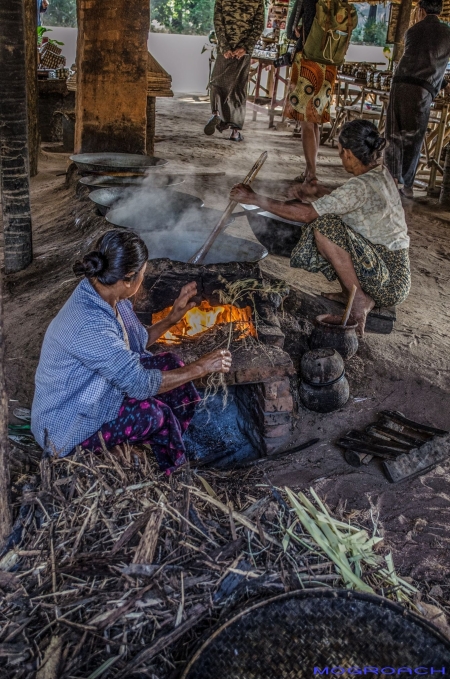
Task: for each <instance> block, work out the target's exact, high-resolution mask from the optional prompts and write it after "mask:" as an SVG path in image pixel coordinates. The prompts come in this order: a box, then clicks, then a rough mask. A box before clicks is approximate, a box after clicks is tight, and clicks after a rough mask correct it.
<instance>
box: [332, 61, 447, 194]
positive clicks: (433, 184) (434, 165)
mask: <svg viewBox="0 0 450 679" xmlns="http://www.w3.org/2000/svg"><path fill="white" fill-rule="evenodd" d="M351 86H353V87H354V88H357V89H356V90H355V89H354V90H353V91H352V90H351ZM342 90H343V91H342ZM368 96H371V97H372V98H373V99H374V101H375V103H376V102H377V100H378V99H380V100H381V111H370V110H365V109H364V104H365V102H366V99H367V97H368ZM389 96H390V93H389V92H387V91H385V90H379V89H375V88H373V87H370V86H368V85H367V84H366V82H365V81H362V80H358V79H357V78H354V77H353V76H348V75H341V74H339V75H338V78H337V83H336V92H335V97H336V114H335V118H334V121H333V126H332V130H331V133H330V135H329V137H328V139H327V141H329V142H331V144H332V145H333V146H334V142H335V139H336V137H337V135H338V133H339V130H340V128H341V127H342V125H343V124H344V123H345V122H347V120H354V119H356V118H368V119H371V120H373V121H374V122H375V123H378V129H379V131H380V133H383V131H384V129H385V122H386V110H387V107H388V104H389ZM449 143H450V97H442V96H438V97H437V98H436V99H435V100H434V102H433V104H432V108H431V113H430V118H429V121H428V128H427V133H426V135H425V139H424V143H423V147H422V152H421V155H420V160H419V165H418V168H417V172H416V178H415V181H414V184H415V186H417V187H418V188H422V189H427V192H428V194H429V195H438V194H439V191H440V182H439V175H441V176H442V174H443V162H442V160H441V154H442V149H443V148H444V146H445V145H446V144H449Z"/></svg>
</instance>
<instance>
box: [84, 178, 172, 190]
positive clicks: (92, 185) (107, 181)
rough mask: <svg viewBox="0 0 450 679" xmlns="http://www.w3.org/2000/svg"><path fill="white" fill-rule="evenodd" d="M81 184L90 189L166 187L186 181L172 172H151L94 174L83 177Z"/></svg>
mask: <svg viewBox="0 0 450 679" xmlns="http://www.w3.org/2000/svg"><path fill="white" fill-rule="evenodd" d="M78 183H79V184H82V185H83V186H87V187H88V189H89V191H96V190H97V189H107V188H110V187H120V188H127V187H131V188H145V189H165V188H166V187H168V186H171V187H172V186H178V185H179V184H183V183H184V177H180V176H177V175H170V174H149V175H147V176H146V177H143V176H140V177H117V176H114V175H93V174H90V175H88V176H87V177H81V179H80V181H79V182H78Z"/></svg>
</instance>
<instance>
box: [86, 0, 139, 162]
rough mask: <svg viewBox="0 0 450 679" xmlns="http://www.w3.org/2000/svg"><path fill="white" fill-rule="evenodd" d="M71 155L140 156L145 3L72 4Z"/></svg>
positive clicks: (93, 0)
mask: <svg viewBox="0 0 450 679" xmlns="http://www.w3.org/2000/svg"><path fill="white" fill-rule="evenodd" d="M77 7H78V37H77V96H76V104H75V107H76V119H75V153H96V152H103V151H112V152H116V153H141V154H145V149H146V129H147V89H148V83H147V63H148V49H147V40H148V32H149V28H150V10H149V0H133V2H132V3H131V4H130V3H127V2H125V1H124V0H108V1H107V2H106V1H105V0H78V4H77Z"/></svg>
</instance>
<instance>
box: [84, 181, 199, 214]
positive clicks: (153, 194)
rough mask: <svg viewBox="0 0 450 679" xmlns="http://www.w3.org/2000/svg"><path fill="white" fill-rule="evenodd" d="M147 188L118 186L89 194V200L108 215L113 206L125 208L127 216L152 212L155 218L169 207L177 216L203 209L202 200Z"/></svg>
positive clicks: (171, 191)
mask: <svg viewBox="0 0 450 679" xmlns="http://www.w3.org/2000/svg"><path fill="white" fill-rule="evenodd" d="M146 188H147V187H145V188H142V189H136V188H132V187H128V188H121V187H118V186H115V187H112V186H111V187H109V188H104V189H97V191H92V193H90V194H89V199H90V200H92V202H93V203H95V204H96V206H97V209H98V211H99V212H100V214H102V215H106V213H107V212H108V210H109V209H110V208H112V207H113V206H116V207H119V206H123V209H124V210H125V211H126V212H127V214H131V215H135V214H136V213H137V214H138V215H141V214H142V212H145V213H147V212H148V211H152V212H154V213H155V218H158V215H159V214H160V213H161V212H162V213H163V214H165V213H166V211H167V208H168V206H170V210H171V211H172V212H174V213H176V214H177V215H178V214H179V213H184V212H186V211H187V210H191V209H193V208H201V207H203V201H202V199H201V198H197V197H196V196H191V195H190V194H188V193H182V192H181V191H173V190H172V189H167V190H164V189H155V190H151V189H150V190H149V191H147V190H146Z"/></svg>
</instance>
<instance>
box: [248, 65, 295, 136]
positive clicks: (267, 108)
mask: <svg viewBox="0 0 450 679" xmlns="http://www.w3.org/2000/svg"><path fill="white" fill-rule="evenodd" d="M274 61H275V60H274V59H270V58H268V57H254V58H252V62H251V66H250V74H249V80H248V97H247V106H248V108H250V109H252V111H253V120H256V117H257V115H258V113H263V114H265V115H268V116H269V128H271V127H274V119H275V116H276V115H280V116H282V115H283V109H284V102H285V99H286V94H287V90H288V85H289V75H290V67H288V66H286V67H283V68H275V66H274ZM283 70H284V71H285V74H284V75H281V71H283ZM263 71H268V74H267V83H266V86H264V85H262V84H261V77H262V73H263ZM280 82H281V83H283V85H284V87H283V96H282V97H281V98H279V97H278V85H279V83H280ZM261 92H263V93H264V94H261Z"/></svg>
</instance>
